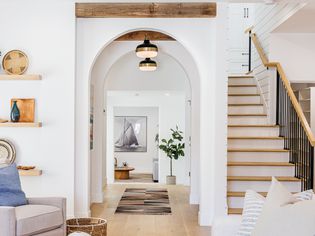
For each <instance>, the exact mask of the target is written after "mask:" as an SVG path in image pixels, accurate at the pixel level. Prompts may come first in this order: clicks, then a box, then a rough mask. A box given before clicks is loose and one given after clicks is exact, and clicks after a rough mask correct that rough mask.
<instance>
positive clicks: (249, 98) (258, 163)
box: [227, 76, 301, 214]
mask: <svg viewBox="0 0 315 236" xmlns="http://www.w3.org/2000/svg"><path fill="white" fill-rule="evenodd" d="M227 165H228V177H227V190H228V192H227V198H228V207H229V209H228V213H229V214H241V213H242V206H243V200H244V195H245V191H246V190H247V189H253V190H255V191H258V192H260V193H261V194H263V195H266V192H267V191H268V188H269V186H270V181H271V177H272V176H276V177H277V179H278V180H279V181H281V182H283V183H284V184H285V185H286V186H287V187H288V189H289V190H290V191H292V192H298V191H300V189H301V183H300V180H299V179H297V178H295V177H294V174H295V173H294V171H295V168H294V165H293V164H290V163H289V152H288V151H287V150H285V149H284V139H283V138H282V137H279V127H278V126H276V125H270V124H268V118H267V114H266V109H265V107H264V104H263V100H262V96H261V94H259V90H258V88H257V85H256V82H255V79H254V77H252V76H231V77H229V82H228V163H227Z"/></svg>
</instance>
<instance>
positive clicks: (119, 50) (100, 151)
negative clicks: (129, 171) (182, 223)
mask: <svg viewBox="0 0 315 236" xmlns="http://www.w3.org/2000/svg"><path fill="white" fill-rule="evenodd" d="M138 44H139V42H112V43H110V44H109V45H108V46H107V47H106V48H104V50H103V51H102V52H101V53H100V55H99V57H98V59H97V60H96V62H95V64H94V67H93V69H92V71H91V75H92V76H91V84H92V87H93V88H94V90H95V91H94V92H93V94H94V97H95V98H94V101H97V103H94V104H93V105H94V110H95V116H94V122H95V129H94V130H96V132H95V133H94V136H95V137H94V142H95V145H94V149H93V150H92V151H91V153H90V156H91V202H102V200H103V196H102V189H103V185H104V184H105V183H113V181H114V180H113V166H114V163H113V158H106V160H107V165H106V166H105V165H104V157H111V156H113V153H114V152H113V149H112V147H113V145H108V142H109V140H106V136H107V135H108V134H109V135H110V134H111V133H113V130H112V129H110V128H112V124H113V123H111V125H109V129H108V131H107V130H106V118H108V115H109V113H110V114H111V118H110V119H112V110H110V111H108V109H109V107H108V106H107V104H106V97H107V94H106V92H107V90H108V89H109V90H117V89H118V90H125V92H126V91H127V90H128V91H129V92H130V91H132V92H134V93H136V92H137V93H138V94H139V92H142V91H141V90H146V91H147V92H149V91H150V90H151V91H152V94H154V93H155V95H157V92H159V93H162V90H164V93H166V92H167V93H169V94H172V95H173V96H174V95H179V93H178V92H180V90H183V91H182V92H183V96H185V95H186V97H185V98H184V100H185V101H184V103H185V104H184V106H185V107H184V110H186V111H187V114H186V118H185V119H186V121H187V122H185V121H184V123H185V125H184V126H185V127H183V129H185V130H186V131H187V133H186V135H185V137H186V140H185V142H186V143H187V144H188V143H190V140H189V137H191V140H192V141H191V142H192V144H195V143H196V147H193V148H191V150H190V147H189V146H188V147H187V149H186V152H187V157H188V158H186V159H185V160H182V162H184V164H181V165H179V166H178V168H180V167H181V168H183V169H184V170H185V173H182V172H183V171H178V172H180V175H184V176H179V177H180V179H179V183H180V184H185V185H191V188H192V191H191V193H192V194H191V202H192V203H198V202H196V201H198V199H196V197H195V199H196V200H195V199H194V195H198V192H197V191H198V187H199V186H198V184H199V181H198V179H199V175H198V173H199V167H198V164H197V163H198V162H199V160H198V158H199V153H198V151H199V146H198V143H199V141H198V137H199V132H200V131H199V130H198V129H199V126H198V123H199V122H197V121H198V120H199V119H200V118H199V112H198V110H197V109H198V107H197V106H196V108H193V109H194V117H192V119H191V118H190V117H191V113H192V112H191V108H192V107H193V106H191V101H192V89H191V84H190V81H189V78H188V76H192V77H193V78H194V79H195V80H196V79H198V78H197V76H198V73H197V71H196V68H195V67H194V62H193V61H192V60H191V57H190V56H189V55H188V53H187V51H186V50H185V49H184V48H183V47H182V46H181V45H180V44H179V43H178V42H175V41H174V42H161V41H160V42H158V46H159V50H160V52H159V55H160V56H158V58H157V59H156V60H157V61H158V63H159V64H161V63H162V65H161V67H162V68H161V69H158V70H157V72H156V73H155V74H154V73H145V74H144V75H143V73H144V72H140V71H139V70H138V68H137V63H138V62H137V61H138V60H139V59H138V58H137V57H136V56H135V54H134V48H135V47H136V46H137V45H138ZM165 52H167V54H166V53H165ZM113 55H114V56H113ZM113 57H114V58H113ZM126 57H127V58H126ZM159 60H161V61H159ZM124 61H125V62H127V63H130V64H131V65H127V64H126V63H124ZM178 61H181V63H182V64H181V63H179V62H178ZM163 63H167V65H165V64H164V65H163ZM123 65H125V67H127V68H125V69H126V72H125V73H126V74H125V75H126V76H128V73H129V75H130V76H131V75H134V76H135V77H138V78H137V79H136V80H131V79H130V80H131V81H128V80H125V81H119V78H117V76H119V75H117V72H116V75H111V73H113V72H112V71H113V70H116V71H117V70H119V69H120V70H124V66H123ZM115 67H118V69H117V68H116V69H115ZM184 68H186V69H184ZM159 70H160V71H159ZM172 70H174V71H172ZM186 70H189V71H188V72H187V71H186ZM135 72H137V73H135ZM120 73H122V72H121V71H120ZM111 76H112V77H115V78H114V79H113V80H112V81H110V80H108V77H111ZM123 76H124V75H122V76H119V77H123ZM154 76H156V78H155V79H154V78H152V77H154ZM176 76H177V77H178V78H177V77H176ZM141 77H142V78H141ZM163 77H165V78H164V79H162V78H163ZM115 79H116V80H115ZM139 79H140V82H139V83H138V80H139ZM141 79H142V80H141ZM117 80H118V81H117ZM120 80H121V79H120ZM161 80H162V81H161ZM168 80H169V81H168ZM133 82H135V83H137V84H133ZM166 83H167V84H166ZM161 84H164V85H161ZM137 86H138V87H137ZM104 87H105V89H104ZM148 90H149V91H148ZM176 90H178V91H176ZM104 91H105V92H104ZM111 92H114V91H111ZM120 94H121V93H120ZM195 94H199V93H198V92H195ZM104 95H105V96H104ZM143 95H145V93H143ZM116 96H117V95H116ZM147 97H148V96H147ZM149 97H150V96H149ZM151 98H152V97H151ZM131 99H132V97H131ZM138 99H139V98H138ZM197 99H199V98H196V100H197ZM169 100H170V98H169ZM138 101H139V102H140V101H141V99H140V100H138ZM100 103H102V104H100ZM135 104H136V103H135ZM141 104H146V105H147V106H161V104H156V103H154V102H153V101H152V99H151V103H150V102H147V103H145V102H143V101H141ZM196 104H199V102H198V101H196ZM164 107H165V106H164ZM104 109H106V110H107V112H106V113H104ZM110 109H112V108H110ZM165 115H166V114H165ZM184 116H185V114H184ZM170 120H171V119H170ZM191 120H194V121H196V122H195V124H194V125H192V124H191V123H192V122H191ZM111 122H112V120H111ZM175 125H176V124H175V123H174V124H173V126H175ZM101 127H103V128H101ZM169 128H171V127H168V128H167V131H168V130H169ZM100 130H101V131H100ZM106 134H107V135H106ZM163 135H166V134H163ZM111 141H112V140H111ZM104 143H106V144H107V145H106V146H107V148H104ZM190 153H192V155H191V156H193V158H192V160H190V155H189V154H190ZM163 157H164V156H163ZM160 163H161V164H162V165H163V168H162V169H160V170H161V173H160V174H161V175H160V177H161V178H160V180H161V183H165V176H166V173H167V172H168V167H167V166H168V162H167V159H166V158H165V157H164V158H162V157H161V158H160ZM176 165H177V164H176V163H174V166H175V172H176ZM191 165H192V167H190V166H191ZM104 170H106V171H104ZM102 172H103V175H102V174H101V173H102ZM104 172H106V175H104ZM189 172H191V177H192V184H190V178H189V174H190V173H189ZM101 176H102V177H101ZM100 180H102V181H100Z"/></svg>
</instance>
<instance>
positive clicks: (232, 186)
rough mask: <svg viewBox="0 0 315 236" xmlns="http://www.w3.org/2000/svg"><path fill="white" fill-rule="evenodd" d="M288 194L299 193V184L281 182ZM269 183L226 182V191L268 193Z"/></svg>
mask: <svg viewBox="0 0 315 236" xmlns="http://www.w3.org/2000/svg"><path fill="white" fill-rule="evenodd" d="M281 183H282V184H283V185H284V186H286V188H288V190H289V191H290V192H299V191H301V182H285V181H283V182H281ZM270 184H271V181H228V191H235V192H245V191H246V190H248V189H252V190H255V191H257V192H268V190H269V187H270Z"/></svg>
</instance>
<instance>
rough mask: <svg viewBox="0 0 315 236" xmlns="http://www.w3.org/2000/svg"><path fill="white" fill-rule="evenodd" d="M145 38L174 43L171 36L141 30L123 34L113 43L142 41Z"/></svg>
mask: <svg viewBox="0 0 315 236" xmlns="http://www.w3.org/2000/svg"><path fill="white" fill-rule="evenodd" d="M145 36H147V38H148V39H149V40H152V41H175V39H174V38H172V37H171V36H168V35H166V34H163V33H160V32H156V31H148V30H141V31H135V32H130V33H127V34H124V35H122V36H120V37H119V38H117V39H115V41H143V40H144V38H145Z"/></svg>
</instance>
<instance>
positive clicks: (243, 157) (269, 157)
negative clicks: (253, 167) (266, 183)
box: [227, 152, 289, 162]
mask: <svg viewBox="0 0 315 236" xmlns="http://www.w3.org/2000/svg"><path fill="white" fill-rule="evenodd" d="M227 157H228V161H239V162H255V161H256V162H289V153H288V152H228V155H227Z"/></svg>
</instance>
